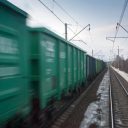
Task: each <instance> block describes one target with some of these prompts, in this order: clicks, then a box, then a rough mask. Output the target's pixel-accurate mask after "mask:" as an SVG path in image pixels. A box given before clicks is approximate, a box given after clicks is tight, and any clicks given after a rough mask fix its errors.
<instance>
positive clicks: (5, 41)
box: [0, 0, 105, 128]
mask: <svg viewBox="0 0 128 128" xmlns="http://www.w3.org/2000/svg"><path fill="white" fill-rule="evenodd" d="M26 18H27V13H26V12H24V11H22V10H21V9H19V8H18V7H16V6H14V5H13V4H11V3H9V2H8V1H5V0H4V1H3V0H0V128H1V127H3V126H6V127H8V128H9V127H10V128H11V126H12V127H13V128H14V126H13V125H14V122H15V123H16V121H17V122H19V120H20V119H19V118H22V119H24V118H26V117H27V116H28V115H30V113H34V116H38V110H43V109H46V108H47V107H48V105H49V104H50V103H52V102H53V101H58V100H61V99H62V97H63V96H64V95H66V94H68V93H69V92H70V93H72V92H73V91H74V90H77V89H79V88H81V86H82V85H86V83H87V82H88V81H92V80H93V79H94V78H95V76H96V75H97V74H99V73H100V72H101V71H102V70H103V69H104V68H105V62H103V61H102V60H98V59H96V58H93V57H91V56H89V55H87V53H86V52H85V51H84V50H82V49H80V48H78V47H77V46H75V45H73V44H71V43H70V42H68V41H66V40H65V39H63V38H62V37H60V36H58V35H57V34H55V33H54V32H51V31H50V30H48V29H46V28H29V27H27V26H26ZM32 111H34V112H32ZM18 119H19V120H18ZM15 127H16V125H15ZM17 127H18V125H17Z"/></svg>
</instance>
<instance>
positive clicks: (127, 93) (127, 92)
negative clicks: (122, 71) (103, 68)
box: [113, 72, 128, 96]
mask: <svg viewBox="0 0 128 128" xmlns="http://www.w3.org/2000/svg"><path fill="white" fill-rule="evenodd" d="M113 73H114V75H115V76H116V79H117V80H118V81H119V83H120V85H121V87H122V88H123V90H124V91H125V93H126V95H127V96H128V91H127V90H126V89H125V87H124V86H123V84H122V83H121V81H120V80H119V78H118V77H117V75H116V74H115V72H113Z"/></svg>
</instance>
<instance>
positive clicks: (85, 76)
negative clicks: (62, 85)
mask: <svg viewBox="0 0 128 128" xmlns="http://www.w3.org/2000/svg"><path fill="white" fill-rule="evenodd" d="M86 72H87V66H86V53H84V83H86V79H87V73H86Z"/></svg>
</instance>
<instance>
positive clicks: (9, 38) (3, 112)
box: [0, 0, 30, 126]
mask: <svg viewBox="0 0 128 128" xmlns="http://www.w3.org/2000/svg"><path fill="white" fill-rule="evenodd" d="M26 16H27V14H26V13H25V12H23V11H21V10H20V9H19V8H17V7H15V6H14V5H12V4H11V3H9V2H7V1H4V0H0V126H1V124H3V123H5V122H6V120H10V119H11V118H13V117H14V116H15V115H16V114H17V113H19V114H22V116H25V115H26V114H28V113H29V110H30V106H29V95H28V94H29V93H28V91H29V86H28V85H29V84H28V83H29V79H28V76H29V74H28V73H29V66H28V65H29V63H28V57H29V52H28V51H27V50H28V35H27V27H26V25H25V24H26ZM21 34H22V35H21Z"/></svg>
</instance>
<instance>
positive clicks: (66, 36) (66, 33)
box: [65, 23, 68, 40]
mask: <svg viewBox="0 0 128 128" xmlns="http://www.w3.org/2000/svg"><path fill="white" fill-rule="evenodd" d="M67 26H68V25H67V23H65V40H68V32H67Z"/></svg>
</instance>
